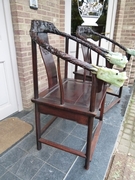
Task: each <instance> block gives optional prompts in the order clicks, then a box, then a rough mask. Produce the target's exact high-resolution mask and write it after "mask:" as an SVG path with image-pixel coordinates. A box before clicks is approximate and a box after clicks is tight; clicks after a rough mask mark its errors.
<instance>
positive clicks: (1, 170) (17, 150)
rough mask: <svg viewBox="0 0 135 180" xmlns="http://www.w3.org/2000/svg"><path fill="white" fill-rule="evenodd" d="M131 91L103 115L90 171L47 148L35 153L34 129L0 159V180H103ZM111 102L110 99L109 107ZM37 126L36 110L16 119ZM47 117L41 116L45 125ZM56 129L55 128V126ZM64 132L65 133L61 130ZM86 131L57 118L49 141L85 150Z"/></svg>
mask: <svg viewBox="0 0 135 180" xmlns="http://www.w3.org/2000/svg"><path fill="white" fill-rule="evenodd" d="M131 92H132V88H130V87H124V88H123V94H122V99H121V102H120V103H119V104H117V105H115V106H114V107H113V108H112V109H111V110H109V111H108V112H107V113H105V114H104V122H103V126H102V129H101V134H100V137H99V140H98V143H97V145H96V149H95V152H94V155H93V158H92V161H91V163H90V168H89V170H85V169H84V163H85V162H84V158H81V157H77V156H75V155H72V154H69V153H67V152H63V151H61V150H57V149H55V148H53V147H49V146H47V145H42V149H41V150H40V151H38V150H37V149H36V137H35V128H33V131H32V132H31V133H30V134H29V135H27V136H26V137H25V138H24V139H22V140H21V141H20V142H18V143H17V144H16V145H15V146H13V147H12V148H11V149H9V150H8V151H7V152H5V153H4V154H3V155H2V156H1V157H0V180H47V179H48V180H90V179H91V180H104V179H105V176H106V172H107V170H108V166H109V163H110V160H111V157H112V154H113V151H114V148H115V145H116V142H117V137H118V134H119V131H120V128H121V124H122V121H123V119H124V117H125V112H126V108H127V105H128V101H129V98H130V95H131ZM110 101H112V98H110V97H109V96H107V101H106V102H107V103H109V102H110ZM14 117H18V118H20V119H22V120H24V121H26V122H28V123H30V124H32V125H33V127H34V126H35V125H34V124H35V122H34V110H32V111H31V112H25V111H23V112H21V113H17V114H15V115H14ZM47 120H48V116H45V115H42V123H44V122H46V121H47ZM54 125H55V126H54ZM63 128H64V131H63V130H62V129H63ZM86 130H87V129H86V127H85V126H82V125H79V124H77V123H75V122H72V121H67V120H63V119H60V118H58V119H57V120H56V122H55V123H54V124H53V125H52V126H51V128H50V129H48V131H47V133H46V134H45V135H46V137H47V138H49V139H51V140H53V139H54V140H56V141H57V142H59V143H62V144H68V145H69V146H72V147H74V148H77V149H85V138H86Z"/></svg>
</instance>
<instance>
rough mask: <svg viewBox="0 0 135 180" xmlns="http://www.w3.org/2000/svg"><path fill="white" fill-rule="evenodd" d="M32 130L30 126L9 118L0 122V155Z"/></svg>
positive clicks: (15, 118) (14, 118) (17, 119)
mask: <svg viewBox="0 0 135 180" xmlns="http://www.w3.org/2000/svg"><path fill="white" fill-rule="evenodd" d="M32 130H33V126H32V125H31V124H28V123H26V122H25V121H22V120H20V119H19V118H17V117H11V118H7V119H4V120H3V121H0V155H1V154H3V153H4V152H5V151H6V150H8V149H9V148H11V147H12V146H13V145H15V144H16V143H17V142H18V141H19V140H21V139H22V138H23V137H25V136H26V135H27V134H29V133H30V132H31V131H32Z"/></svg>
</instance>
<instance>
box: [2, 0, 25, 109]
mask: <svg viewBox="0 0 135 180" xmlns="http://www.w3.org/2000/svg"><path fill="white" fill-rule="evenodd" d="M3 8H4V13H5V20H6V26H7V27H8V28H7V35H8V42H9V49H10V56H11V64H12V73H13V78H14V86H15V91H16V92H15V93H16V99H17V104H18V111H21V110H23V105H22V97H21V90H20V84H19V76H18V69H17V60H16V51H15V42H14V35H13V26H12V19H11V10H10V2H9V0H6V1H5V0H3Z"/></svg>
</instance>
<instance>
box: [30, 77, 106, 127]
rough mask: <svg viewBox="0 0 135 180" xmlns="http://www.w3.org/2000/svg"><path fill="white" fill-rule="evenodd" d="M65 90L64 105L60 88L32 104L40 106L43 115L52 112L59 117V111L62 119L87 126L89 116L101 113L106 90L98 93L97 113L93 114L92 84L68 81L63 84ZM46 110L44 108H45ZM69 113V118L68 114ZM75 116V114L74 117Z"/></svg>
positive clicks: (52, 90) (33, 100)
mask: <svg viewBox="0 0 135 180" xmlns="http://www.w3.org/2000/svg"><path fill="white" fill-rule="evenodd" d="M63 89H64V97H65V98H64V104H60V93H59V92H60V90H59V86H56V87H55V88H53V89H51V90H50V91H49V92H48V93H46V95H44V96H43V97H41V96H40V97H39V98H37V99H32V102H34V103H37V104H38V105H39V109H40V112H41V113H46V114H49V113H50V111H51V113H52V114H53V115H54V116H58V114H57V112H58V111H57V110H58V109H59V112H58V113H60V112H61V117H63V118H68V119H72V120H74V121H77V122H78V123H81V124H87V122H88V116H96V115H97V113H98V112H99V107H100V105H101V103H102V100H103V97H104V95H105V93H106V90H101V92H99V93H98V95H97V98H96V102H95V103H96V104H95V111H94V112H91V111H90V110H89V106H90V93H91V83H90V82H85V83H82V82H81V81H79V80H73V79H67V80H66V81H64V82H63ZM45 106H46V108H42V107H45ZM67 109H68V111H69V112H70V114H69V112H68V117H67V113H66V111H67ZM73 114H75V115H74V116H73Z"/></svg>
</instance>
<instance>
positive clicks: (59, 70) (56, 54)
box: [30, 20, 107, 169]
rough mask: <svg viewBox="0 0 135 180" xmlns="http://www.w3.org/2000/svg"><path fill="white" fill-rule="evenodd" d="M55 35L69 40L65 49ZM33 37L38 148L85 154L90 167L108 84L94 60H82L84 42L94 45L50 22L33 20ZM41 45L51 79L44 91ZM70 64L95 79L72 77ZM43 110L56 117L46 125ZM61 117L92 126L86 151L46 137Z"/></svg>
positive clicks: (98, 52)
mask: <svg viewBox="0 0 135 180" xmlns="http://www.w3.org/2000/svg"><path fill="white" fill-rule="evenodd" d="M52 34H53V35H56V36H57V40H58V41H59V40H60V41H61V40H63V42H65V47H64V48H63V49H64V50H63V49H62V50H58V49H56V48H55V47H54V46H53V45H52V44H53V38H50V35H52ZM30 36H31V40H32V61H33V82H34V97H33V98H32V102H33V103H34V104H35V124H36V140H37V149H38V150H40V149H41V144H42V143H43V144H47V145H49V146H52V147H55V148H58V149H60V150H63V151H66V152H69V153H72V154H75V155H78V156H81V157H84V158H85V168H86V169H88V168H89V162H90V161H91V159H92V154H93V152H94V149H95V146H96V143H97V141H98V136H99V134H100V129H101V125H102V122H103V121H102V119H103V111H104V103H105V96H106V89H107V83H106V82H104V81H102V80H100V79H98V78H97V76H96V73H95V69H94V68H93V66H92V65H91V64H90V63H88V62H83V61H81V60H79V59H78V54H79V51H80V48H79V47H80V45H81V44H82V45H83V46H87V47H89V48H90V45H89V44H88V43H87V42H85V41H83V40H81V39H80V38H76V37H74V36H71V35H69V34H66V33H64V32H61V31H59V30H58V29H57V28H56V27H55V26H54V25H53V24H52V23H50V22H46V21H40V20H32V22H31V29H30ZM70 41H72V42H74V43H75V46H76V48H75V55H74V56H71V55H69V52H68V51H69V50H68V48H69V45H70ZM50 42H51V43H50ZM37 45H38V46H39V51H40V53H41V57H42V59H43V62H44V65H45V69H46V74H47V78H48V87H47V88H46V89H44V90H43V91H42V92H39V87H38V81H39V80H38V58H39V57H38V56H37V54H38V49H37ZM91 48H93V50H94V51H95V53H97V54H100V53H101V54H102V55H104V53H103V52H101V51H99V50H97V49H96V48H95V47H91ZM69 63H71V64H72V65H75V66H79V67H81V68H83V69H85V70H87V71H88V72H90V73H91V81H81V80H77V79H75V78H68V65H69ZM99 109H100V111H99ZM41 113H42V114H46V115H51V116H50V117H53V118H51V120H50V121H49V122H48V120H47V122H46V123H45V125H44V127H42V128H41V122H40V121H41V119H40V114H41ZM57 117H59V118H62V120H63V121H71V122H72V121H74V122H76V123H79V124H82V125H86V126H87V127H88V128H87V139H86V146H87V147H86V152H85V153H84V152H82V151H80V150H77V149H73V148H72V147H67V146H65V145H62V144H59V143H57V142H55V141H53V140H50V139H48V138H45V137H46V136H45V135H44V133H45V131H46V130H47V129H48V128H49V127H50V126H51V125H52V123H53V122H54V121H55V120H56V118H57ZM95 119H97V120H95ZM94 121H96V122H98V123H97V126H96V128H93V124H94ZM63 131H64V129H63Z"/></svg>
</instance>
